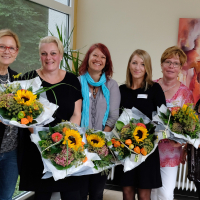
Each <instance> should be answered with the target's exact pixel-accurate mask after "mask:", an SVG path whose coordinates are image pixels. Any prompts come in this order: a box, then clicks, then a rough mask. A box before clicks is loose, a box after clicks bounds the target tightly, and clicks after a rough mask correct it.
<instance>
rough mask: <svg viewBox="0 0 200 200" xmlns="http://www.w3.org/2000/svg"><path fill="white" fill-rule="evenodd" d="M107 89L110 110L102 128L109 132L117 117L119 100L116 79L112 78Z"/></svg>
mask: <svg viewBox="0 0 200 200" xmlns="http://www.w3.org/2000/svg"><path fill="white" fill-rule="evenodd" d="M109 91H110V110H109V115H108V119H107V122H106V126H105V128H104V131H106V132H110V131H111V130H112V129H113V127H114V125H115V122H116V121H117V119H118V118H119V105H120V100H121V95H120V91H119V86H118V84H117V82H116V81H114V80H112V85H111V87H110V88H109Z"/></svg>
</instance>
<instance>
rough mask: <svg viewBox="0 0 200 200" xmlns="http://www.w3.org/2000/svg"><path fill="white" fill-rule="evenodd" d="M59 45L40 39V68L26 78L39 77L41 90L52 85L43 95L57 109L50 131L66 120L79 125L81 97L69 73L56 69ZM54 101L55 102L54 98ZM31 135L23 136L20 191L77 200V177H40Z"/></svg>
mask: <svg viewBox="0 0 200 200" xmlns="http://www.w3.org/2000/svg"><path fill="white" fill-rule="evenodd" d="M63 52H64V49H63V45H62V42H61V41H60V40H59V39H58V38H56V37H54V36H47V37H45V38H42V39H41V40H40V43H39V54H40V60H41V65H42V67H41V68H40V69H37V70H34V71H31V72H28V73H27V74H25V79H27V78H34V77H36V76H39V78H40V79H41V80H42V86H43V87H50V86H53V85H55V84H59V83H61V84H60V85H58V86H56V87H55V88H53V89H52V90H49V91H47V92H46V96H47V99H48V100H49V101H50V102H52V103H56V99H57V104H58V105H59V108H58V109H57V110H56V112H55V113H54V118H55V120H54V121H53V122H51V123H50V125H51V127H53V126H55V125H56V124H57V123H60V122H61V121H62V120H68V121H71V122H73V123H76V124H78V125H80V122H81V106H82V95H81V87H80V83H79V80H78V79H77V77H76V76H75V75H73V74H72V73H69V72H66V71H64V70H61V69H59V65H60V61H61V60H62V57H63ZM54 95H55V96H56V99H55V96H54ZM29 135H30V133H29V134H28V133H27V134H26V135H25V134H24V142H23V145H24V151H23V155H21V157H22V158H21V159H22V170H21V173H20V190H26V191H35V200H49V199H50V198H51V195H52V192H60V194H61V198H62V199H63V200H65V199H67V200H68V199H73V200H80V194H79V182H80V180H79V177H78V176H77V177H73V176H71V177H67V178H65V179H61V180H58V181H54V179H53V178H52V177H43V175H44V174H43V169H44V167H43V163H42V160H41V155H40V153H39V151H38V149H37V146H36V145H35V144H34V143H32V142H31V141H30V136H29Z"/></svg>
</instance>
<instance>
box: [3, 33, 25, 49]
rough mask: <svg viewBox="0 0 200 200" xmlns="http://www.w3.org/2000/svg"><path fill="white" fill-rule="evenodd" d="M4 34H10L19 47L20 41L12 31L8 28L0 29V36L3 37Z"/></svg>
mask: <svg viewBox="0 0 200 200" xmlns="http://www.w3.org/2000/svg"><path fill="white" fill-rule="evenodd" d="M4 36H10V37H12V38H13V39H14V40H15V42H16V46H17V48H18V49H19V48H20V46H21V45H20V42H19V38H18V36H17V34H16V33H14V32H13V31H11V30H10V29H1V30H0V38H2V37H4Z"/></svg>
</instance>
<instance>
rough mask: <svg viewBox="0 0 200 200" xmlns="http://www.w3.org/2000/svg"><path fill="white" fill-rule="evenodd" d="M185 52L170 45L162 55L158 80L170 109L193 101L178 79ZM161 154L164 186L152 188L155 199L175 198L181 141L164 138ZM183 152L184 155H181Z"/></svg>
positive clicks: (152, 195) (168, 199)
mask: <svg viewBox="0 0 200 200" xmlns="http://www.w3.org/2000/svg"><path fill="white" fill-rule="evenodd" d="M186 60H187V57H186V55H185V53H184V52H183V51H182V50H181V49H180V48H178V47H176V46H173V47H169V48H168V49H166V50H165V51H164V53H163V54H162V56H161V68H162V73H163V77H162V78H160V79H158V80H156V81H155V82H157V83H159V84H160V86H161V87H162V89H163V92H164V93H165V98H166V104H167V107H168V108H169V109H170V108H172V107H176V106H182V105H183V104H185V103H193V102H194V100H193V96H192V92H191V91H190V90H189V88H188V87H186V86H185V85H183V84H182V83H181V82H179V81H178V80H177V76H178V74H179V72H180V70H181V67H182V66H183V65H184V63H185V62H186ZM158 149H159V154H160V167H161V168H160V170H161V177H162V185H163V186H162V187H161V188H158V189H154V190H152V193H151V199H153V200H173V199H174V188H175V184H176V175H177V170H178V165H179V164H180V162H182V163H184V159H185V157H184V154H185V152H182V147H181V144H180V143H176V142H174V141H172V140H168V139H164V140H161V141H160V142H159V145H158ZM181 154H182V156H181Z"/></svg>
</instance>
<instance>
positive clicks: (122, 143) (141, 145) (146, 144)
mask: <svg viewBox="0 0 200 200" xmlns="http://www.w3.org/2000/svg"><path fill="white" fill-rule="evenodd" d="M115 128H116V131H117V135H116V136H114V137H113V138H112V139H111V142H112V148H111V149H112V150H113V151H114V152H117V157H118V159H119V160H123V159H125V158H126V157H128V156H130V155H131V154H141V155H143V156H146V155H148V154H149V153H150V152H151V151H152V150H153V149H154V141H155V140H156V139H157V136H156V135H154V133H155V128H156V127H155V126H154V125H153V124H152V123H151V122H149V123H147V124H145V123H144V121H143V119H142V118H140V119H134V118H132V119H131V120H130V121H129V123H128V124H127V125H125V124H124V123H123V122H122V121H117V122H116V124H115Z"/></svg>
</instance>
